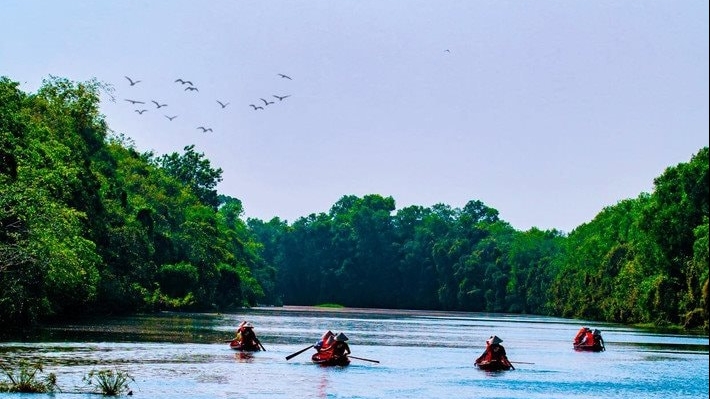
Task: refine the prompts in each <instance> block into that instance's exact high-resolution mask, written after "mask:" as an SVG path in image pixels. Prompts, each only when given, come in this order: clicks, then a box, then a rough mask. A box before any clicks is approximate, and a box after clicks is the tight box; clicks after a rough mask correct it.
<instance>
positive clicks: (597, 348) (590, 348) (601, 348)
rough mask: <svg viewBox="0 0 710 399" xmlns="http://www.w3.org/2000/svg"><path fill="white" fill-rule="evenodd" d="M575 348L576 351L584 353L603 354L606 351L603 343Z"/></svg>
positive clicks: (596, 342) (576, 346)
mask: <svg viewBox="0 0 710 399" xmlns="http://www.w3.org/2000/svg"><path fill="white" fill-rule="evenodd" d="M573 346H574V350H576V351H582V352H603V351H605V350H606V348H604V343H603V341H595V342H594V344H592V345H586V344H573Z"/></svg>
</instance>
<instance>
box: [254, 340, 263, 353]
mask: <svg viewBox="0 0 710 399" xmlns="http://www.w3.org/2000/svg"><path fill="white" fill-rule="evenodd" d="M254 340H255V341H256V343H257V344H259V346H260V347H261V350H263V351H264V352H266V348H264V345H262V344H261V341H259V338H254Z"/></svg>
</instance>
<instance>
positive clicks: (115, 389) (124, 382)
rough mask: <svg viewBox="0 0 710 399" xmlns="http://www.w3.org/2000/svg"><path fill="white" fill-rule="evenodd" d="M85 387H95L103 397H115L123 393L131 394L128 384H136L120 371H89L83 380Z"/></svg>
mask: <svg viewBox="0 0 710 399" xmlns="http://www.w3.org/2000/svg"><path fill="white" fill-rule="evenodd" d="M83 380H84V382H86V384H87V385H91V386H96V387H97V388H98V389H99V390H100V391H101V394H103V395H104V396H117V395H120V394H122V393H124V392H126V393H128V394H129V395H130V394H132V391H131V389H130V387H129V386H128V382H129V381H132V382H136V381H135V380H134V379H133V377H131V375H130V374H128V373H127V372H125V371H121V370H110V369H104V370H99V371H96V370H91V371H90V372H89V374H87V375H86V376H85V377H84V378H83Z"/></svg>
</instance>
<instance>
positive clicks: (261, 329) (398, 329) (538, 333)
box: [0, 308, 708, 399]
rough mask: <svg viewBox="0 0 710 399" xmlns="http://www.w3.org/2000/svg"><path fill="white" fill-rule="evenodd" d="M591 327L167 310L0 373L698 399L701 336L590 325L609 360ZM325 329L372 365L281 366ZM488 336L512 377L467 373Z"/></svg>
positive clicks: (1, 347) (61, 334) (430, 392)
mask: <svg viewBox="0 0 710 399" xmlns="http://www.w3.org/2000/svg"><path fill="white" fill-rule="evenodd" d="M245 319H246V320H249V321H251V322H252V323H253V324H254V326H255V330H256V332H257V335H258V336H259V338H260V340H261V341H262V342H263V343H264V345H265V346H266V347H267V348H268V351H266V352H263V351H262V352H256V353H251V352H238V351H234V350H232V349H231V348H229V344H228V343H225V342H224V340H225V339H227V338H231V337H233V332H234V329H235V327H236V326H237V325H238V324H239V322H240V321H242V320H245ZM590 324H593V323H587V322H584V321H574V320H567V319H559V318H545V317H537V316H519V315H485V314H480V313H453V312H412V311H393V312H389V311H382V310H373V311H367V310H362V309H346V310H321V309H310V310H309V309H307V308H293V309H291V308H265V309H252V310H246V311H244V312H239V313H234V314H173V313H164V314H158V315H151V316H137V317H126V318H111V319H107V320H92V321H89V322H85V323H72V324H69V325H64V326H61V325H54V326H49V327H47V328H44V329H38V330H36V331H34V332H33V333H31V334H24V335H20V336H16V338H14V339H11V338H9V339H8V338H6V339H5V341H4V342H2V343H0V359H2V360H3V361H4V362H5V363H6V364H16V363H17V362H19V361H20V360H32V361H41V362H43V363H44V365H45V370H47V371H49V372H55V373H56V374H57V376H58V382H59V384H60V386H61V387H62V388H63V389H65V390H71V389H72V387H73V386H78V385H80V384H81V378H82V377H83V376H84V375H85V374H86V373H87V372H88V371H89V370H92V369H103V368H119V369H122V370H125V371H128V372H130V373H131V375H133V376H134V377H135V378H136V383H137V387H136V388H138V389H134V391H136V393H140V394H141V395H142V396H143V397H151V398H158V399H163V398H173V397H179V396H182V397H190V398H214V397H244V398H270V399H271V398H276V399H280V398H307V397H319V398H328V397H333V398H334V397H337V398H352V397H358V398H417V399H419V398H446V399H450V398H452V397H476V398H521V399H522V398H525V399H530V398H545V399H549V398H552V399H554V398H570V397H581V396H583V395H584V396H592V397H605V398H610V399H621V398H626V397H634V396H635V397H643V398H663V399H667V398H669V397H673V398H697V397H707V396H708V367H707V364H708V340H707V336H702V335H700V336H698V335H689V334H669V333H668V332H653V331H649V330H640V329H634V328H629V327H626V326H619V325H613V324H608V323H607V324H603V325H599V324H597V325H595V327H598V328H600V329H601V330H602V332H603V334H604V339H605V342H606V348H607V351H606V352H600V353H585V352H581V353H580V352H575V351H574V350H573V348H572V338H573V337H574V335H575V334H576V332H577V330H578V329H579V328H580V327H581V326H583V325H590ZM327 329H331V330H333V331H343V332H345V333H346V334H347V335H348V337H349V338H350V340H349V341H348V343H349V344H350V347H351V350H352V354H353V355H354V356H357V357H361V358H364V359H377V360H379V361H380V362H381V363H379V364H375V363H372V362H367V361H360V360H353V362H352V363H351V365H350V366H348V367H338V368H322V367H317V366H315V365H314V364H313V363H312V362H311V361H310V355H311V354H312V352H313V351H312V350H310V351H305V352H304V353H302V354H300V355H299V356H297V357H294V358H292V359H290V360H288V361H287V360H286V359H285V357H286V356H288V355H290V354H293V353H295V352H297V351H299V350H301V349H303V348H304V347H306V346H307V345H311V344H312V343H314V342H315V341H316V340H318V339H319V338H320V336H321V335H322V333H323V331H325V330H327ZM493 334H496V335H498V336H500V337H501V338H503V340H504V341H505V344H504V345H505V347H506V352H507V353H508V357H509V358H510V360H511V361H513V362H514V364H515V367H516V370H515V371H509V372H497V373H493V372H486V371H482V370H477V369H476V368H475V367H474V366H473V359H475V358H476V357H477V356H478V355H479V354H480V353H481V352H482V351H483V347H484V346H485V340H486V339H487V338H488V337H489V336H490V335H493ZM516 362H517V363H516ZM0 396H2V395H0ZM13 398H14V397H13ZM62 398H64V396H63V395H62ZM32 399H45V397H43V396H42V395H39V396H32Z"/></svg>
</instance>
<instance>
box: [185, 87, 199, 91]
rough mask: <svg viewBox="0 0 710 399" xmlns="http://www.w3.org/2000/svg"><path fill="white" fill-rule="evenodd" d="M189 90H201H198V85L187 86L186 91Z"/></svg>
mask: <svg viewBox="0 0 710 399" xmlns="http://www.w3.org/2000/svg"><path fill="white" fill-rule="evenodd" d="M188 90H190V91H199V90H197V87H194V86H188V87H186V88H185V91H188Z"/></svg>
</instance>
